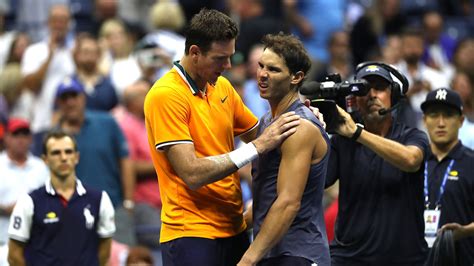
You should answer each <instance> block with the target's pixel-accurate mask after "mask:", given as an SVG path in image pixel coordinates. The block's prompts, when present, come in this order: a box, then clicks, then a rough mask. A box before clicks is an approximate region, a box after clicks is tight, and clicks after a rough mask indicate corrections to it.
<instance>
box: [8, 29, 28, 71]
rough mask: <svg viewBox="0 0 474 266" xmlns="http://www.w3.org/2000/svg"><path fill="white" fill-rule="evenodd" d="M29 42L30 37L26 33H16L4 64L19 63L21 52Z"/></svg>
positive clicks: (21, 56)
mask: <svg viewBox="0 0 474 266" xmlns="http://www.w3.org/2000/svg"><path fill="white" fill-rule="evenodd" d="M30 43H31V41H30V37H29V36H28V35H27V34H26V33H22V32H19V33H17V34H16V35H15V37H14V39H13V41H12V43H11V46H10V50H9V52H8V58H7V61H6V64H11V63H17V64H20V63H21V61H22V59H23V54H24V53H25V51H26V48H28V46H29V45H30Z"/></svg>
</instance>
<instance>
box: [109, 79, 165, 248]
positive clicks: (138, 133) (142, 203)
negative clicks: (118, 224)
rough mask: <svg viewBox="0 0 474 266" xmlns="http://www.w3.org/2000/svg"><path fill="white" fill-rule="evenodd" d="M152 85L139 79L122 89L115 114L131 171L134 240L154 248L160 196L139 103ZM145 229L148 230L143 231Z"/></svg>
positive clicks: (158, 224)
mask: <svg viewBox="0 0 474 266" xmlns="http://www.w3.org/2000/svg"><path fill="white" fill-rule="evenodd" d="M151 85H152V84H150V83H149V82H147V81H145V80H139V81H137V82H135V83H134V84H132V85H131V86H128V87H127V88H125V91H124V93H123V106H124V109H125V110H123V112H121V113H120V114H119V116H118V117H116V119H117V122H118V124H119V125H120V127H121V128H122V131H123V133H124V135H125V138H126V139H127V143H128V147H129V150H130V160H131V162H132V165H133V168H134V170H135V176H136V186H135V191H134V193H133V199H134V201H135V208H134V213H133V214H134V218H135V219H134V220H135V227H136V231H137V241H138V243H139V244H141V245H146V246H148V247H150V248H157V247H158V244H159V242H158V240H159V233H160V227H161V218H160V213H161V197H160V189H159V186H158V182H157V177H156V172H155V168H154V166H153V161H152V159H151V155H150V150H149V148H148V140H147V135H146V128H145V115H144V113H143V107H144V106H143V105H144V102H145V96H146V94H147V93H148V90H149V88H150V87H151ZM146 229H149V230H146Z"/></svg>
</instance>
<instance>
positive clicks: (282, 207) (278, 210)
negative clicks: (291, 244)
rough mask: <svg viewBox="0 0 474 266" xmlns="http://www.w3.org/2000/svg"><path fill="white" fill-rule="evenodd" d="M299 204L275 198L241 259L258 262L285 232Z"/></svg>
mask: <svg viewBox="0 0 474 266" xmlns="http://www.w3.org/2000/svg"><path fill="white" fill-rule="evenodd" d="M299 207H300V206H299V204H296V203H289V202H287V201H284V200H280V199H279V198H277V199H276V200H275V202H274V203H273V205H272V207H271V208H270V210H269V211H268V213H267V216H266V217H265V220H264V221H263V224H262V226H261V227H260V231H259V232H258V235H257V237H256V238H255V240H254V241H253V242H252V244H251V245H250V247H249V248H248V250H247V251H246V252H245V254H244V256H243V258H242V260H248V261H251V262H252V263H257V262H259V261H260V260H261V259H262V258H263V257H264V256H265V254H267V253H268V251H269V250H270V249H271V248H273V247H274V246H275V245H276V244H277V243H278V242H279V241H280V240H281V238H282V237H283V236H284V235H285V234H286V232H287V231H288V228H289V227H290V225H291V223H292V222H293V220H294V218H295V217H296V214H297V213H298V210H299Z"/></svg>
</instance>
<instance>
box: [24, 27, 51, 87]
mask: <svg viewBox="0 0 474 266" xmlns="http://www.w3.org/2000/svg"><path fill="white" fill-rule="evenodd" d="M54 39H55V38H54V36H51V39H50V42H49V47H48V48H49V54H48V57H47V58H46V61H45V62H44V63H43V64H42V65H41V66H40V68H39V69H38V70H36V71H35V72H33V73H31V74H28V75H26V76H24V77H23V85H24V86H25V87H26V88H28V89H30V90H31V91H33V92H34V93H39V92H40V90H41V86H42V85H43V81H44V78H45V77H46V73H47V72H48V68H49V64H50V63H51V60H52V59H53V56H54V50H55V49H56V47H57V44H56V43H55V42H54V41H53V40H54Z"/></svg>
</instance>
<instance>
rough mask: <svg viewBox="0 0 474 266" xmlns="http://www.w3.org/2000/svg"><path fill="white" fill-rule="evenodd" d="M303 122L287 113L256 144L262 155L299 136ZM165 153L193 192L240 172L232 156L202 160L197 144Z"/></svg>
mask: <svg viewBox="0 0 474 266" xmlns="http://www.w3.org/2000/svg"><path fill="white" fill-rule="evenodd" d="M299 123H300V120H299V116H298V115H295V114H294V113H291V112H290V113H286V114H283V115H281V116H280V117H279V118H278V119H277V120H276V121H275V122H274V123H273V124H272V125H271V126H270V127H268V128H267V129H266V130H265V131H264V133H263V134H262V135H261V136H260V137H259V138H257V139H255V140H254V141H252V143H253V144H254V145H255V148H256V149H257V152H258V153H259V154H262V153H265V152H267V151H269V150H271V149H273V148H275V147H277V146H278V145H280V143H281V142H282V141H283V140H284V139H286V138H287V137H288V136H290V135H291V134H293V133H295V131H296V128H295V127H296V126H297V125H299ZM164 151H165V154H166V157H167V159H168V161H169V162H170V164H171V166H172V167H173V169H174V171H175V172H176V174H177V175H178V176H179V177H180V178H181V179H182V180H183V181H184V182H185V183H186V185H188V186H189V187H190V188H191V189H198V188H200V187H201V186H205V185H207V184H211V183H213V182H216V181H218V180H221V179H222V178H224V177H226V176H228V175H230V174H232V173H233V172H235V171H237V166H236V165H235V164H234V163H233V162H232V160H231V159H230V157H229V154H228V153H226V154H221V155H216V156H209V157H204V158H198V157H197V156H196V152H195V149H194V145H193V144H176V145H172V146H171V147H165V148H164Z"/></svg>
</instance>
